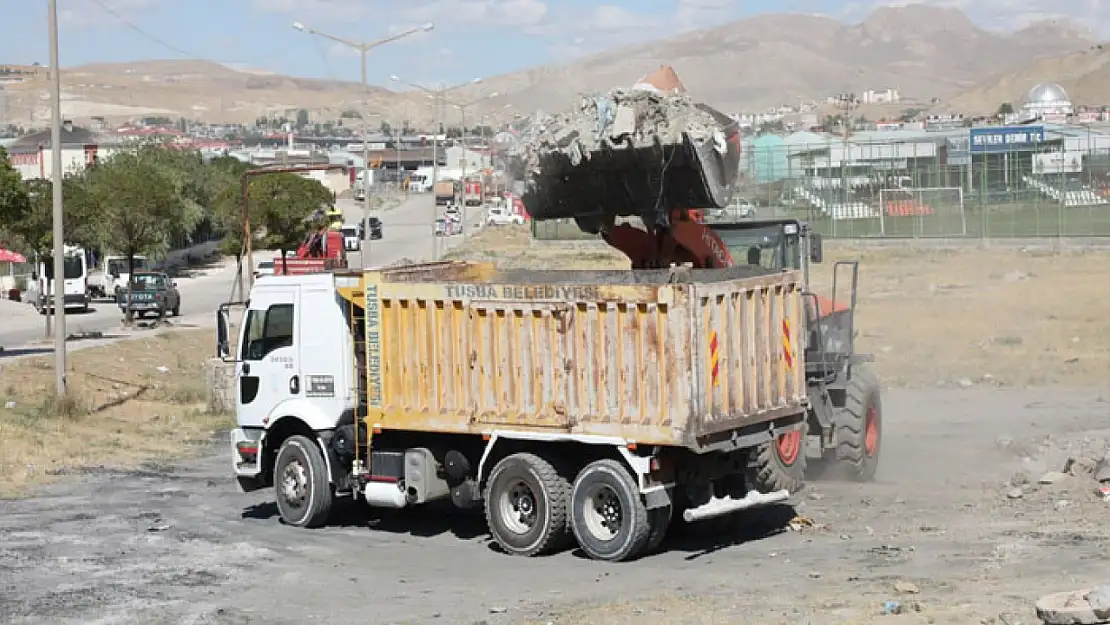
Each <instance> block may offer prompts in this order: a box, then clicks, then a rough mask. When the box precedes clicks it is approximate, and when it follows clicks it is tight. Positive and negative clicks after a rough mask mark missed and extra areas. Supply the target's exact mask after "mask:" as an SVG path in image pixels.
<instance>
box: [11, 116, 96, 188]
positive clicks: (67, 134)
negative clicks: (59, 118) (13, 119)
mask: <svg viewBox="0 0 1110 625" xmlns="http://www.w3.org/2000/svg"><path fill="white" fill-rule="evenodd" d="M61 136H62V146H61V147H62V171H63V172H67V173H68V172H79V171H84V170H85V168H87V167H88V166H89V165H92V164H93V163H95V162H96V161H97V159H98V158H103V157H104V156H107V155H108V154H111V152H113V151H114V149H115V148H116V147H117V145H118V142H117V141H116V140H114V139H110V138H107V137H105V136H104V135H101V134H99V133H96V132H93V131H91V130H88V129H86V128H79V127H77V126H74V125H73V123H72V122H69V121H66V122H64V124H63V125H62V129H61ZM50 148H51V143H50V129H49V128H47V129H46V130H42V131H40V132H33V133H31V134H29V135H24V136H22V137H20V138H19V139H16V140H15V141H13V142H12V143H11V144H10V145H9V146H8V154H9V155H10V157H11V162H12V166H13V167H15V170H16V171H18V172H19V175H20V176H22V177H23V179H24V180H31V179H35V178H44V179H47V180H49V179H51V173H52V171H51V169H52V168H51V164H50Z"/></svg>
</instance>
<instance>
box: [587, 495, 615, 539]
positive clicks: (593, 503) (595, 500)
mask: <svg viewBox="0 0 1110 625" xmlns="http://www.w3.org/2000/svg"><path fill="white" fill-rule="evenodd" d="M582 512H583V514H582V516H583V517H584V519H585V521H586V528H587V529H588V530H589V531H590V534H591V535H592V536H594V537H595V538H597V539H598V540H613V539H614V538H616V537H617V534H619V533H620V531H621V527H622V526H623V524H624V510H623V509H622V508H621V500H620V497H619V496H618V495H617V491H615V490H613V488H612V487H610V486H608V485H606V484H598V485H596V486H594V487H593V488H591V489H590V490H589V492H587V493H586V503H585V506H584V509H583V511H582Z"/></svg>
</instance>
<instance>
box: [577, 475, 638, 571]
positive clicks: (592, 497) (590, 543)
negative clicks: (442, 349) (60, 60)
mask: <svg viewBox="0 0 1110 625" xmlns="http://www.w3.org/2000/svg"><path fill="white" fill-rule="evenodd" d="M570 499H571V508H570V520H571V528H572V529H573V530H574V536H575V538H577V539H578V545H579V546H580V547H582V551H585V552H586V554H587V555H589V556H590V557H591V558H593V559H595V560H606V561H609V562H620V561H621V560H628V559H631V558H634V557H636V556H637V555H639V554H640V552H641V551H643V549H644V547H646V546H647V544H648V539H649V538H650V535H651V520H650V518H649V515H648V511H647V508H645V507H644V502H643V500H642V499H641V498H640V489H639V488H638V487H637V486H636V482H635V481H634V480H633V479H632V476H631V475H629V474H628V471H627V470H625V468H624V465H622V464H621V463H620V462H618V461H616V460H598V461H596V462H592V463H590V464H588V465H586V468H584V469H582V471H581V472H580V473H579V474H578V478H577V479H575V480H574V490H573V491H572V492H571V496H570Z"/></svg>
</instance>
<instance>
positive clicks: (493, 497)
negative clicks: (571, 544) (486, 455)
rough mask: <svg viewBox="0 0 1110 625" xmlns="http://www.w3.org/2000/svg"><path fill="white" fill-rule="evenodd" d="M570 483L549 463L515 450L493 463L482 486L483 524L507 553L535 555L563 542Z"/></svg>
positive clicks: (566, 535) (566, 534) (547, 551)
mask: <svg viewBox="0 0 1110 625" xmlns="http://www.w3.org/2000/svg"><path fill="white" fill-rule="evenodd" d="M569 491H570V484H569V483H568V482H567V480H566V478H564V477H563V476H562V475H560V474H559V472H558V471H556V470H555V467H553V466H552V465H551V463H550V462H548V461H546V460H544V459H543V458H540V457H539V456H537V455H535V454H529V453H517V454H513V455H511V456H508V457H506V458H504V459H502V460H501V462H498V463H497V466H495V467H494V468H493V472H492V473H490V476H489V485H488V486H487V487H486V496H485V500H486V501H485V504H486V523H487V524H488V525H489V531H490V534H492V535H493V539H494V540H495V541H497V544H498V545H500V547H501V548H502V549H504V550H505V552H506V553H510V554H513V555H519V556H536V555H541V554H544V553H550V552H552V551H555V550H557V549H559V548H560V547H563V546H565V544H566V543H567V540H568V538H569V532H568V531H567V495H568V493H569Z"/></svg>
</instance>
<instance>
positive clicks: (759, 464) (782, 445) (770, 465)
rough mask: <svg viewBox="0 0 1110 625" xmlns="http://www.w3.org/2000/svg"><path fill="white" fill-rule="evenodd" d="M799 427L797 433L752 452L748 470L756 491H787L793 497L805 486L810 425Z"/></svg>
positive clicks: (794, 432) (760, 446)
mask: <svg viewBox="0 0 1110 625" xmlns="http://www.w3.org/2000/svg"><path fill="white" fill-rule="evenodd" d="M800 427H801V429H799V430H795V431H793V432H788V433H786V434H784V435H782V436H780V437H779V438H778V439H776V440H773V441H768V442H766V443H763V444H762V445H759V446H758V447H756V449H755V451H754V452H752V456H751V461H750V462H749V464H748V471H749V475H750V480H751V483H752V484H753V485H754V486H755V489H756V490H758V491H759V492H761V493H770V492H774V491H777V490H787V491H789V492H790V493H792V494H793V493H796V492H798V491H799V490H801V489H802V485H803V484H804V483H805V474H806V440H807V439H808V434H809V426H808V424H807V423H806V422H805V421H802V422H801V424H800Z"/></svg>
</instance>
